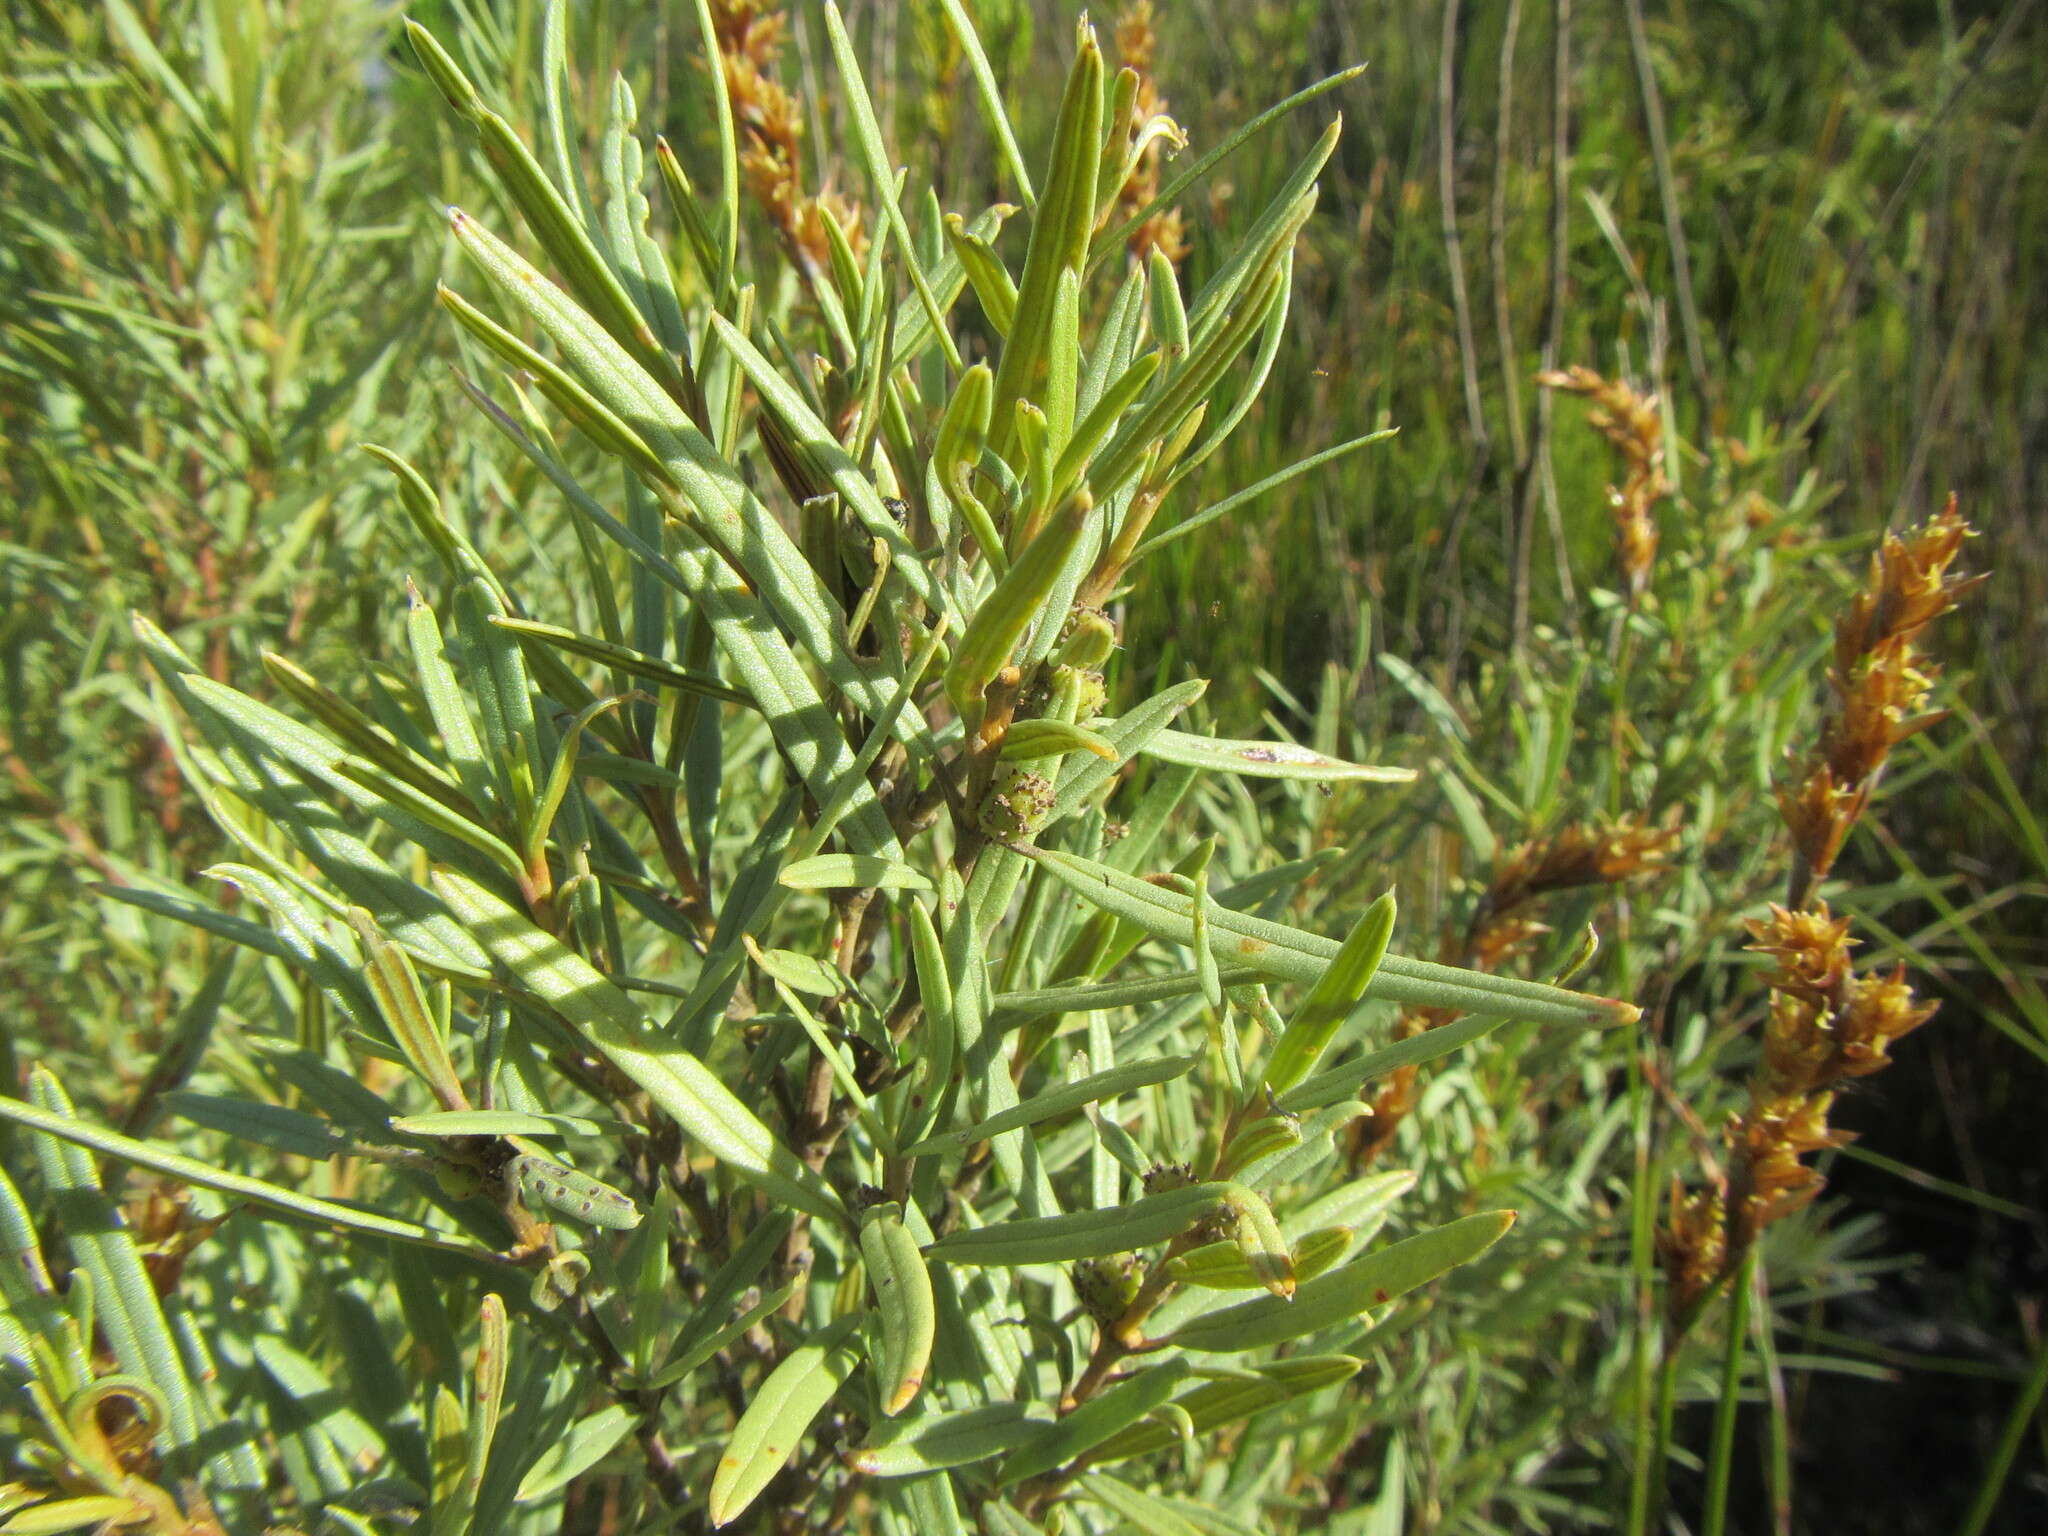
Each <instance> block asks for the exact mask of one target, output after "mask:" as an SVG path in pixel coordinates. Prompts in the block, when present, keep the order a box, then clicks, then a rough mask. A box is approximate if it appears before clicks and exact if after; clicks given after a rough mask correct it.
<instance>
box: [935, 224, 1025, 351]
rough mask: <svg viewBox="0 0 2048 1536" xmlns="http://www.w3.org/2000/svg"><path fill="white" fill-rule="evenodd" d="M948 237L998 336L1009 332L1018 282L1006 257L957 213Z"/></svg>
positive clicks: (1015, 314) (1015, 305) (1015, 306)
mask: <svg viewBox="0 0 2048 1536" xmlns="http://www.w3.org/2000/svg"><path fill="white" fill-rule="evenodd" d="M946 240H947V242H948V243H949V244H950V245H951V246H952V247H953V255H954V257H955V258H956V259H957V260H958V261H959V263H960V267H961V270H962V271H964V272H965V273H966V274H967V281H968V282H969V283H970V284H971V285H972V286H973V288H974V296H975V298H976V299H978V300H979V301H980V302H981V312H982V313H983V314H985V315H987V316H988V323H989V324H990V325H992V326H994V327H995V332H996V334H997V335H998V336H1007V335H1009V334H1010V322H1011V321H1012V320H1014V319H1015V318H1016V316H1017V283H1016V280H1015V279H1014V278H1012V277H1011V276H1010V271H1009V268H1007V267H1005V266H1004V265H1003V259H1002V257H1000V256H998V255H997V254H996V248H995V246H994V245H993V244H992V243H991V242H989V241H988V240H985V239H983V238H982V237H981V236H980V235H977V234H975V233H974V232H973V231H972V230H970V229H969V228H968V227H967V221H966V220H965V219H963V218H961V217H960V215H959V214H957V213H949V214H947V215H946ZM975 366H976V367H977V368H985V366H986V365H985V364H981V363H977V364H975ZM991 377H993V375H991Z"/></svg>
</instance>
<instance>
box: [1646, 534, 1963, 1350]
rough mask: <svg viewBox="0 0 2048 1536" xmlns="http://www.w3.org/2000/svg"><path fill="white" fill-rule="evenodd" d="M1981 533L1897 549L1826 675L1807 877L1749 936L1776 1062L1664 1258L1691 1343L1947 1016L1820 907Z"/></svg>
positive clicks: (1807, 830)
mask: <svg viewBox="0 0 2048 1536" xmlns="http://www.w3.org/2000/svg"><path fill="white" fill-rule="evenodd" d="M1968 536H1969V529H1968V527H1967V526H1966V525H1965V524H1964V523H1963V522H1962V520H1961V519H1960V518H1959V517H1958V516H1957V515H1956V508H1955V499H1954V498H1953V497H1951V498H1950V499H1949V503H1948V505H1947V506H1946V507H1945V508H1944V509H1943V510H1942V512H1941V514H1940V515H1939V516H1938V517H1936V518H1934V519H1933V520H1932V521H1931V522H1929V523H1928V524H1927V525H1926V526H1925V527H1924V528H1921V529H1918V530H1916V531H1914V532H1912V533H1910V534H1908V535H1907V536H1906V537H1904V538H1900V537H1898V536H1896V535H1894V536H1888V537H1887V538H1886V539H1885V541H1884V545H1883V547H1882V548H1881V549H1880V550H1879V551H1878V554H1877V556H1876V558H1875V559H1873V560H1872V562H1871V573H1870V581H1869V584H1868V586H1867V587H1866V589H1865V590H1864V591H1863V592H1861V593H1859V594H1858V595H1857V597H1856V598H1855V600H1854V601H1853V602H1852V603H1851V604H1850V605H1849V610H1848V612H1847V613H1845V614H1844V615H1843V617H1842V619H1841V621H1840V622H1839V623H1838V624H1837V625H1836V626H1835V654H1834V659H1833V662H1832V664H1831V666H1830V669H1829V672H1828V683H1829V686H1830V688H1831V689H1832V691H1833V693H1834V707H1833V708H1832V709H1831V710H1830V711H1829V714H1828V718H1827V721H1826V723H1825V724H1824V726H1823V727H1822V730H1821V733H1820V739H1819V742H1818V744H1817V745H1816V747H1815V749H1814V751H1813V753H1812V755H1811V756H1810V757H1809V758H1808V759H1807V760H1806V763H1805V764H1804V766H1803V768H1802V770H1801V775H1800V778H1799V780H1798V781H1797V782H1796V784H1794V785H1793V786H1791V787H1789V788H1781V789H1780V791H1779V796H1778V799H1779V805H1780V808H1781V809H1782V811H1783V814H1784V817H1785V822H1786V825H1787V827H1788V828H1789V829H1790V830H1791V833H1792V842H1793V847H1794V852H1795V856H1796V860H1797V863H1796V865H1795V868H1794V871H1793V876H1792V881H1791V895H1790V899H1789V900H1788V902H1787V904H1786V905H1784V906H1773V907H1772V908H1771V909H1770V915H1769V916H1768V917H1766V918H1764V919H1762V920H1760V921H1754V922H1751V923H1750V924H1749V930H1750V934H1751V937H1752V939H1753V941H1754V942H1753V943H1752V944H1751V945H1750V948H1752V949H1753V950H1755V951H1757V952H1758V953H1760V954H1764V955H1768V956H1769V957H1770V959H1771V962H1772V963H1771V969H1770V970H1769V971H1768V972H1767V973H1766V974H1765V976H1764V982H1765V985H1766V986H1768V987H1769V988H1770V1005H1769V1011H1768V1014H1767V1018H1766V1023H1765V1026H1764V1039H1763V1058H1762V1060H1761V1061H1760V1062H1759V1063H1758V1064H1757V1068H1756V1071H1755V1073H1754V1074H1753V1075H1752V1077H1751V1079H1750V1085H1749V1102H1748V1104H1747V1105H1746V1106H1745V1107H1744V1108H1743V1109H1742V1110H1741V1111H1740V1112H1739V1113H1738V1114H1736V1115H1735V1116H1733V1117H1732V1118H1731V1120H1730V1123H1729V1126H1728V1130H1727V1137H1728V1141H1729V1144H1730V1153H1731V1155H1730V1158H1729V1168H1728V1172H1727V1174H1726V1175H1725V1176H1723V1177H1716V1178H1713V1179H1711V1180H1710V1181H1709V1182H1708V1183H1707V1184H1706V1185H1705V1186H1703V1187H1701V1188H1697V1189H1691V1190H1687V1189H1685V1188H1683V1187H1682V1186H1680V1185H1678V1184H1677V1183H1675V1182H1674V1184H1673V1187H1672V1192H1671V1211H1670V1216H1669V1219H1668V1222H1667V1224H1666V1226H1665V1228H1664V1230H1663V1232H1662V1233H1660V1234H1659V1238H1658V1244H1659V1249H1660V1256H1661V1259H1662V1262H1663V1266H1664V1271H1665V1275H1666V1277H1667V1278H1668V1280H1669V1282H1670V1295H1669V1301H1670V1307H1671V1313H1672V1316H1673V1317H1674V1318H1675V1319H1677V1320H1678V1322H1679V1325H1680V1326H1681V1327H1683V1326H1685V1325H1686V1324H1688V1323H1689V1322H1690V1321H1691V1320H1692V1318H1694V1317H1695V1316H1697V1314H1698V1311H1699V1309H1700V1307H1701V1305H1702V1304H1703V1303H1704V1302H1705V1301H1706V1300H1707V1299H1708V1298H1709V1297H1711V1296H1712V1294H1713V1293H1714V1291H1715V1290H1716V1289H1717V1288H1718V1287H1719V1286H1720V1285H1721V1283H1722V1282H1723V1281H1725V1280H1726V1279H1727V1278H1728V1277H1729V1276H1730V1275H1732V1274H1733V1273H1734V1272H1735V1269H1736V1267H1737V1266H1738V1265H1739V1264H1740V1263H1741V1261H1742V1258H1743V1255H1744V1254H1746V1253H1747V1252H1748V1251H1749V1249H1750V1247H1751V1246H1752V1245H1753V1244H1754V1243H1755V1242H1756V1240H1757V1237H1758V1235H1759V1234H1760V1233H1761V1232H1762V1231H1763V1229H1764V1228H1765V1227H1767V1226H1769V1225H1770V1224H1771V1223H1772V1222H1774V1221H1777V1220H1778V1219H1780V1218H1781V1217H1784V1216H1787V1215H1790V1214H1791V1213H1792V1212H1793V1211H1796V1210H1798V1209H1799V1208H1800V1207H1801V1206H1804V1205H1806V1204H1807V1203H1808V1202H1810V1201H1811V1200H1812V1199H1813V1198H1814V1197H1815V1196H1816V1195H1818V1194H1819V1193H1820V1189H1821V1177H1820V1175H1819V1173H1817V1172H1816V1171H1815V1170H1814V1169H1812V1168H1811V1167H1809V1166H1807V1164H1806V1163H1805V1162H1804V1161H1803V1159H1804V1158H1805V1157H1806V1155H1807V1154H1808V1153H1810V1152H1817V1151H1819V1150H1821V1149H1822V1148H1825V1147H1835V1146H1840V1145H1842V1144H1843V1143H1844V1142H1845V1141H1847V1140H1848V1139H1849V1138H1848V1134H1847V1133H1846V1132H1843V1131H1838V1130H1835V1129H1833V1128H1832V1127H1830V1126H1829V1124H1828V1110H1829V1107H1830V1106H1831V1105H1832V1103H1833V1101H1834V1092H1835V1089H1836V1087H1837V1085H1839V1084H1840V1083H1841V1082H1843V1081H1844V1080H1845V1079H1848V1078H1853V1077H1863V1076H1866V1075H1867V1074H1869V1073H1872V1072H1875V1071H1878V1070H1879V1069H1880V1068H1882V1067H1884V1066H1885V1065H1887V1064H1888V1062H1889V1061H1890V1055H1889V1053H1890V1049H1891V1043H1892V1042H1893V1041H1894V1040H1897V1039H1898V1038H1899V1037H1900V1036H1902V1035H1905V1034H1907V1033H1909V1032H1910V1031H1912V1030H1915V1029H1918V1028H1919V1027H1920V1026H1921V1025H1922V1024H1925V1023H1926V1022H1927V1021H1928V1019H1930V1018H1932V1017H1933V1016H1934V1009H1935V1005H1934V1004H1932V1003H1923V1002H1921V1001H1920V1000H1919V999H1918V998H1916V997H1915V996H1914V994H1913V989H1912V988H1911V987H1910V986H1908V985H1907V983H1906V972H1905V967H1904V966H1895V967H1894V968H1893V969H1891V970H1890V971H1889V972H1882V971H1873V972H1869V973H1866V974H1863V975H1860V976H1859V975H1858V974H1856V972H1855V969H1854V967H1853V965H1852V963H1851V956H1850V950H1851V949H1852V948H1853V947H1854V944H1855V941H1854V940H1853V939H1852V938H1851V937H1850V936H1849V920H1848V919H1847V918H1845V917H1840V918H1838V917H1836V916H1834V915H1833V914H1832V913H1831V912H1829V910H1828V905H1827V903H1826V902H1825V901H1822V900H1819V899H1818V898H1817V897H1815V896H1814V895H1813V890H1814V886H1815V884H1816V883H1817V882H1818V880H1819V879H1820V877H1821V876H1822V875H1824V874H1826V873H1827V871H1828V869H1829V868H1830V867H1831V866H1832V865H1833V863H1834V861H1835V857H1836V855H1837V854H1839V853H1840V852H1841V848H1842V844H1843V841H1844V840H1845V839H1846V838H1847V836H1848V834H1849V829H1850V827H1851V826H1853V825H1854V823H1855V821H1856V818H1857V817H1858V816H1859V815H1861V814H1862V812H1863V810H1864V808H1865V806H1866V805H1867V804H1868V803H1869V799H1870V791H1871V789H1872V787H1873V786H1874V784H1875V783H1876V781H1877V777H1878V774H1879V772H1880V770H1881V769H1882V768H1883V766H1884V762H1885V758H1886V756H1887V755H1888V754H1889V752H1890V751H1891V748H1892V747H1893V746H1894V745H1895V744H1896V743H1898V742H1899V741H1902V740H1904V739H1905V738H1906V737H1907V736H1910V735H1911V734H1912V733H1913V732H1915V731H1917V730H1920V729H1922V728H1924V727H1925V726H1926V725H1927V724H1928V723H1929V721H1930V720H1931V719H1933V718H1935V717H1934V716H1930V715H1929V714H1927V713H1926V712H1925V709H1924V705H1925V703H1926V699H1927V693H1928V690H1929V688H1930V686H1931V682H1932V678H1933V676H1934V673H1933V669H1932V668H1930V667H1928V666H1927V665H1926V664H1925V663H1924V662H1923V661H1922V659H1921V658H1920V656H1919V654H1918V652H1917V651H1916V649H1915V646H1914V638H1915V636H1917V635H1918V633H1919V632H1920V630H1922V629H1923V628H1925V627H1926V625H1927V624H1928V623H1929V622H1931V621H1932V620H1934V619H1936V618H1938V617H1940V616H1941V615H1942V614H1944V613H1946V612H1947V611H1948V610H1949V609H1950V608H1952V607H1953V606H1954V605H1955V601H1956V598H1957V596H1958V595H1959V594H1960V593H1961V592H1962V591H1963V590H1964V589H1966V588H1967V587H1969V586H1971V585H1973V584H1974V582H1975V581H1976V580H1977V579H1980V578H1967V579H1966V578H1960V577H1953V576H1951V575H1950V574H1949V567H1950V566H1951V565H1952V564H1953V563H1954V561H1955V557H1956V555H1957V553H1958V552H1959V551H1960V549H1961V548H1962V542H1963V540H1964V539H1965V538H1967V537H1968Z"/></svg>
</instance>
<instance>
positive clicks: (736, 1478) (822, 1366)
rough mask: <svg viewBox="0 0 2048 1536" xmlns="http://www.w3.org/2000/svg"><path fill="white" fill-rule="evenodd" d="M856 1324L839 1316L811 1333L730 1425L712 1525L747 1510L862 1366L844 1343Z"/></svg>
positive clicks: (716, 1479) (715, 1477)
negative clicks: (731, 1427)
mask: <svg viewBox="0 0 2048 1536" xmlns="http://www.w3.org/2000/svg"><path fill="white" fill-rule="evenodd" d="M859 1322H860V1319H859V1318H858V1317H857V1316H856V1317H843V1318H841V1319H839V1321H837V1322H836V1323H830V1324H828V1325H826V1326H825V1327H823V1328H821V1329H819V1330H818V1331H817V1332H816V1333H814V1334H812V1335H811V1336H810V1337H809V1338H808V1339H806V1340H805V1341H804V1342H803V1343H802V1344H801V1345H799V1346H798V1347H797V1348H796V1349H793V1350H791V1351H790V1353H789V1355H788V1357H787V1358H786V1359H784V1360H783V1362H782V1363H781V1364H780V1365H778V1366H776V1367H775V1369H774V1370H772V1371H770V1372H769V1373H768V1377H767V1379H766V1380H765V1381H763V1382H762V1383H761V1385H760V1386H759V1387H757V1388H755V1390H754V1400H753V1401H752V1402H750V1403H749V1404H747V1411H746V1412H745V1413H743V1414H741V1415H740V1421H739V1423H737V1424H735V1425H734V1426H733V1431H732V1438H731V1439H729V1440H728V1441H727V1442H726V1445H725V1454H724V1455H722V1456H720V1457H719V1459H718V1470H717V1471H716V1472H714V1473H713V1474H712V1477H711V1523H712V1524H713V1525H727V1524H730V1523H731V1522H732V1521H734V1520H737V1519H738V1518H739V1517H740V1516H741V1515H742V1514H744V1513H745V1512H746V1509H747V1506H748V1505H749V1504H752V1503H753V1502H754V1500H756V1499H757V1498H759V1497H760V1496H761V1492H762V1490H763V1489H765V1488H766V1487H767V1486H768V1484H769V1483H771V1482H772V1481H774V1478H775V1474H776V1473H778V1472H780V1471H781V1470H782V1466H783V1463H784V1462H786V1461H788V1460H789V1458H790V1457H791V1456H792V1455H794V1454H795V1452H796V1448H797V1446H798V1445H799V1444H801V1443H802V1441H803V1438H804V1435H805V1433H806V1432H807V1431H808V1430H809V1429H810V1427H811V1420H812V1419H814V1418H816V1417H817V1416H818V1412H819V1410H820V1409H822V1408H823V1407H824V1406H825V1405H826V1404H827V1403H829V1402H830V1401H831V1400H832V1394H833V1393H835V1392H837V1391H838V1390H839V1388H840V1386H841V1384H842V1383H844V1382H845V1380H846V1378H847V1377H849V1376H851V1375H852V1374H853V1372H854V1368H855V1367H856V1366H858V1365H859V1364H860V1355H859V1354H858V1353H857V1352H856V1351H855V1350H854V1349H853V1348H852V1347H851V1346H850V1345H849V1344H847V1343H846V1342H845V1341H846V1339H847V1337H848V1335H850V1334H851V1333H852V1332H853V1330H854V1328H855V1326H856V1325H857V1324H858V1323H859Z"/></svg>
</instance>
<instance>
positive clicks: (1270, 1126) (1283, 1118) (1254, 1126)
mask: <svg viewBox="0 0 2048 1536" xmlns="http://www.w3.org/2000/svg"><path fill="white" fill-rule="evenodd" d="M1300 1145H1301V1121H1300V1120H1299V1119H1297V1118H1296V1117H1295V1116H1293V1115H1265V1116H1262V1117H1261V1118H1259V1119H1257V1120H1254V1121H1252V1122H1251V1124H1249V1125H1247V1126H1244V1127H1243V1128H1241V1129H1240V1130H1239V1131H1238V1133H1237V1134H1236V1135H1235V1136H1233V1137H1231V1138H1230V1145H1229V1146H1227V1147H1225V1148H1224V1149H1223V1156H1222V1158H1221V1160H1220V1161H1218V1163H1217V1165H1216V1172H1217V1175H1218V1177H1220V1178H1226V1179H1230V1178H1235V1177H1237V1175H1238V1173H1239V1172H1240V1171H1241V1170H1242V1169H1245V1168H1249V1167H1251V1165H1252V1164H1253V1163H1256V1162H1258V1161H1259V1160H1260V1159H1262V1158H1267V1157H1272V1156H1273V1155H1274V1154H1276V1153H1279V1152H1285V1151H1287V1150H1288V1149H1289V1148H1291V1147H1298V1146H1300Z"/></svg>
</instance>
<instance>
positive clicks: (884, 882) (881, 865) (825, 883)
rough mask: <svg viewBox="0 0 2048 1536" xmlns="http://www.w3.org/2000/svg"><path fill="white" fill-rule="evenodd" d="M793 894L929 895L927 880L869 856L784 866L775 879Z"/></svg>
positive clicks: (834, 856)
mask: <svg viewBox="0 0 2048 1536" xmlns="http://www.w3.org/2000/svg"><path fill="white" fill-rule="evenodd" d="M777 878H778V879H779V880H781V882H782V883H783V884H784V885H786V886H788V887H789V888H790V889H791V890H793V891H836V890H885V891H928V890H930V889H931V888H932V883H931V881H930V880H928V879H926V878H925V877H924V876H923V875H921V874H919V873H918V872H917V871H916V870H914V869H912V868H911V867H910V866H909V865H908V864H905V863H903V862H901V861H900V860H897V859H885V858H882V857H881V856H880V855H879V854H872V853H821V854H817V855H815V856H814V857H812V858H808V859H797V860H795V861H793V862H791V863H789V864H786V865H784V866H783V869H782V873H781V874H780V875H779V876H778V877H777Z"/></svg>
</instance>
